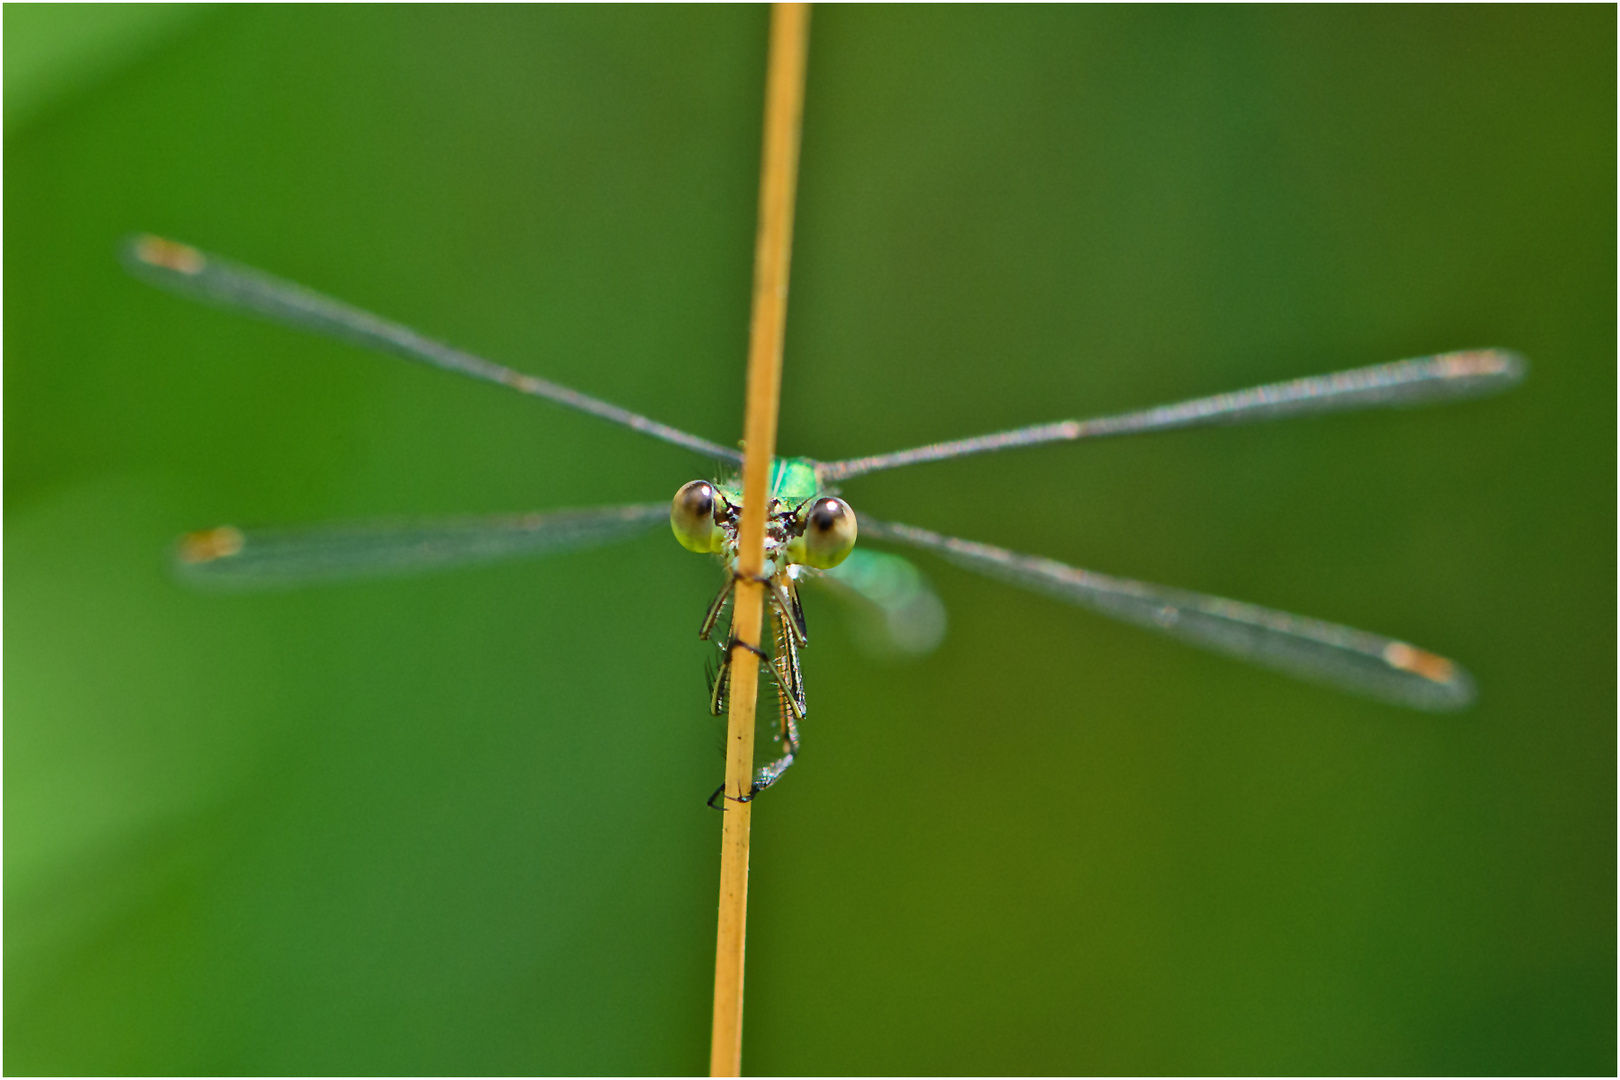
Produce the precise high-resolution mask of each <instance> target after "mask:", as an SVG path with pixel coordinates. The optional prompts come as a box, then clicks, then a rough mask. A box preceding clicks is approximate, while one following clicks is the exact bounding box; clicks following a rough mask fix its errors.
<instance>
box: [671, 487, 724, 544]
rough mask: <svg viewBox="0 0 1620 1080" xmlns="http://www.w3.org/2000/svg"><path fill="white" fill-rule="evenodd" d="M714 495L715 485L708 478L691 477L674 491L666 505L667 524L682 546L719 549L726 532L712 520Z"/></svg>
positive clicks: (715, 494)
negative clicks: (667, 509)
mask: <svg viewBox="0 0 1620 1080" xmlns="http://www.w3.org/2000/svg"><path fill="white" fill-rule="evenodd" d="M717 498H718V495H717V493H716V492H715V490H714V485H713V484H710V483H709V482H708V481H707V480H693V481H692V482H691V483H690V484H686V485H684V486H682V488H681V490H679V491H677V492H676V493H675V499H674V501H673V502H671V503H670V504H669V527H670V528H671V529H672V530H674V532H675V539H677V540H679V541H680V542H681V547H683V548H685V549H686V550H688V551H696V552H699V553H707V552H711V551H719V550H720V548H721V546H722V545H723V544H724V542H725V533H724V532H722V531H721V529H720V526H719V525H718V524H716V523H715V520H714V504H715V500H716V499H717Z"/></svg>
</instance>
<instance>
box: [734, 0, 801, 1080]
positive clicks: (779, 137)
mask: <svg viewBox="0 0 1620 1080" xmlns="http://www.w3.org/2000/svg"><path fill="white" fill-rule="evenodd" d="M809 23H810V9H809V5H807V4H776V5H774V6H773V7H772V9H771V36H770V55H769V60H768V66H767V72H766V83H765V142H764V149H763V152H762V155H761V163H760V183H759V232H758V236H757V238H756V240H755V245H754V300H753V314H752V321H751V323H750V327H749V343H748V401H747V414H746V416H745V417H744V420H743V437H744V443H743V511H742V523H741V530H740V537H739V546H738V552H737V569H738V573H739V575H740V577H739V580H738V582H737V591H736V596H735V599H734V600H733V601H732V603H733V605H734V606H733V609H732V629H733V632H734V634H735V640H736V641H738V642H742V643H745V644H747V645H750V646H754V647H756V648H757V647H758V646H759V643H760V631H761V625H762V623H763V619H764V611H763V606H762V604H763V590H762V589H761V587H760V585H759V583H758V582H757V581H756V580H755V579H756V578H757V577H758V576H759V574H760V572H761V570H762V569H763V568H764V563H765V513H766V509H767V507H768V504H769V497H770V491H769V487H770V472H771V459H772V457H773V456H774V455H775V452H776V413H777V405H778V399H779V397H780V393H781V385H782V330H783V326H784V324H785V322H786V319H787V291H788V261H789V255H790V253H791V250H792V246H793V195H794V187H795V184H796V181H797V177H798V167H799V119H800V116H801V115H802V113H803V109H804V62H805V49H806V45H807V34H808V31H809ZM732 659H733V663H732V666H731V694H730V700H731V708H730V715H729V718H728V721H727V726H726V747H727V750H726V790H725V794H726V796H727V798H726V800H725V801H724V803H723V805H724V806H725V808H726V813H725V818H724V825H723V826H722V835H721V841H720V843H721V847H720V927H719V935H718V940H717V942H716V946H715V961H714V1030H713V1035H712V1039H711V1042H710V1046H709V1075H710V1076H737V1075H738V1074H739V1073H740V1071H741V1069H742V1001H743V996H742V988H743V946H744V942H745V940H746V930H747V922H748V830H749V823H750V817H751V811H752V809H753V803H751V802H734V801H732V800H733V799H734V798H736V797H737V796H742V795H746V794H747V793H748V791H749V788H750V786H751V784H752V782H753V775H754V699H755V695H756V693H757V691H758V684H759V664H758V662H757V661H756V659H755V657H754V656H752V655H750V654H749V653H747V652H745V651H742V650H741V649H737V648H734V649H733V657H732Z"/></svg>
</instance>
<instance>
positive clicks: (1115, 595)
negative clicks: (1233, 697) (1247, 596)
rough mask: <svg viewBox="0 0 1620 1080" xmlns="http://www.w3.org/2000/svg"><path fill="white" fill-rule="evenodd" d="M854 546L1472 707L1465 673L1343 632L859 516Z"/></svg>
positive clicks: (1309, 668)
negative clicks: (890, 546) (908, 551)
mask: <svg viewBox="0 0 1620 1080" xmlns="http://www.w3.org/2000/svg"><path fill="white" fill-rule="evenodd" d="M861 538H862V539H863V540H865V539H869V538H879V539H883V540H891V541H894V542H896V543H901V544H909V545H910V546H912V547H917V548H922V549H924V550H927V551H932V552H934V553H936V554H937V555H939V556H940V557H942V558H944V559H946V560H947V561H949V562H953V563H955V564H957V565H958V566H961V567H963V568H964V569H967V570H972V571H975V572H976V573H980V574H984V575H986V576H988V577H992V578H996V579H998V580H1000V581H1005V582H1008V583H1009V584H1012V585H1018V586H1020V587H1022V588H1026V589H1032V590H1034V591H1035V592H1039V593H1045V594H1046V595H1048V596H1051V597H1053V598H1055V599H1058V600H1064V601H1067V602H1068V603H1071V604H1078V605H1079V606H1081V607H1085V608H1090V609H1091V610H1093V611H1096V612H1098V613H1099V614H1103V615H1107V616H1110V617H1112V618H1115V619H1120V620H1122V621H1124V622H1128V623H1135V624H1136V625H1137V626H1142V627H1146V628H1147V629H1149V630H1157V631H1159V632H1160V633H1164V634H1168V635H1170V636H1171V637H1174V638H1180V639H1181V640H1183V641H1186V642H1190V643H1191V644H1194V645H1199V646H1202V647H1203V648H1206V649H1211V650H1214V651H1215V652H1222V653H1227V654H1228V655H1231V656H1235V657H1238V658H1239V659H1242V660H1247V661H1249V662H1250V663H1252V664H1258V665H1260V666H1262V667H1268V668H1273V669H1275V670H1277V671H1282V672H1285V673H1287V674H1289V675H1294V676H1297V677H1299V678H1304V679H1310V680H1313V681H1316V682H1325V683H1330V684H1332V685H1335V686H1338V687H1340V688H1341V689H1344V690H1349V691H1352V692H1354V693H1358V694H1365V695H1367V696H1368V697H1373V698H1379V699H1381V700H1383V701H1389V702H1393V703H1395V704H1398V705H1406V706H1410V707H1412V708H1417V709H1429V710H1434V711H1448V710H1453V709H1460V708H1463V707H1465V706H1466V705H1468V704H1469V703H1470V702H1471V701H1473V699H1474V683H1473V680H1472V679H1471V678H1469V676H1468V673H1467V672H1466V671H1464V670H1463V669H1462V668H1461V667H1459V666H1458V665H1457V664H1455V663H1453V662H1452V661H1450V660H1447V659H1446V658H1445V657H1443V656H1436V655H1435V654H1434V653H1431V652H1426V651H1425V650H1423V649H1419V648H1417V647H1415V646H1412V645H1408V644H1407V643H1405V642H1404V641H1396V640H1395V639H1393V638H1387V637H1381V636H1380V635H1378V634H1369V633H1367V632H1366V631H1363V630H1352V629H1351V628H1350V627H1348V626H1339V625H1337V624H1335V623H1330V622H1322V621H1320V620H1318V619H1307V618H1304V617H1303V616H1299V615H1289V614H1287V613H1286V612H1282V611H1273V610H1272V609H1270V608H1263V607H1259V606H1257V605H1255V604H1243V603H1239V602H1238V601H1236V600H1225V599H1222V598H1221V597H1218V596H1207V595H1205V594H1203V593H1195V592H1186V591H1183V590H1181V589H1172V588H1167V587H1165V586H1163V585H1149V584H1147V583H1145V582H1141V581H1132V580H1130V579H1129V578H1116V577H1109V576H1107V575H1105V574H1097V573H1093V572H1092V571H1090V570H1080V569H1077V568H1076V567H1073V566H1065V565H1064V564H1062V563H1059V562H1053V561H1052V560H1050V559H1041V558H1036V557H1034V556H1031V555H1020V554H1018V553H1016V552H1012V551H1007V550H1005V549H1003V548H998V547H992V546H991V545H989V544H978V543H974V542H973V541H971V540H959V539H957V538H955V537H950V536H941V535H940V534H939V533H936V532H930V531H929V530H927V529H918V528H915V527H913V526H910V525H896V524H892V523H888V522H881V521H873V520H872V519H871V518H869V517H865V516H863V517H862V518H861Z"/></svg>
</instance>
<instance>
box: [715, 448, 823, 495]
mask: <svg viewBox="0 0 1620 1080" xmlns="http://www.w3.org/2000/svg"><path fill="white" fill-rule="evenodd" d="M715 487H717V488H719V489H720V493H721V494H722V495H724V496H725V497H726V498H727V499H729V500H731V501H732V502H733V503H737V504H739V505H740V504H741V503H742V478H741V477H731V478H729V479H728V480H725V481H721V482H718V483H716V484H715ZM820 492H821V484H820V482H818V481H817V480H816V466H815V463H814V462H812V461H811V460H810V459H809V458H777V459H775V460H774V461H772V462H771V498H772V499H774V500H776V501H778V502H782V503H786V504H787V505H788V506H797V505H798V504H800V503H802V502H804V501H805V500H806V499H812V498H815V496H816V495H818V494H820Z"/></svg>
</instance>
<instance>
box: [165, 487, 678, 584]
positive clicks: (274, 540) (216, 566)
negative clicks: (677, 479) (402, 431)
mask: <svg viewBox="0 0 1620 1080" xmlns="http://www.w3.org/2000/svg"><path fill="white" fill-rule="evenodd" d="M668 521H669V504H668V503H648V504H645V505H638V506H609V507H601V508H596V509H590V510H557V511H552V512H549V513H544V514H514V515H510V516H506V517H478V518H451V519H447V520H440V521H417V522H379V523H375V524H367V525H329V526H316V527H312V528H303V529H300V528H293V529H262V530H248V531H243V530H240V529H237V528H234V527H233V526H230V525H222V526H220V527H219V528H217V529H208V530H206V531H204V532H195V533H191V534H189V535H187V536H185V537H182V538H181V540H180V543H179V544H178V545H177V548H176V551H175V563H176V567H177V569H178V570H179V572H180V575H181V576H182V577H183V578H185V579H186V580H188V581H190V582H192V583H194V584H198V585H205V586H215V587H220V588H228V589H270V588H280V587H284V586H290V585H306V584H312V583H317V582H331V581H342V580H347V579H354V578H363V577H380V576H386V575H391V574H409V573H415V572H419V571H424V570H437V569H442V568H447V567H452V566H465V565H469V564H476V563H487V562H495V561H497V560H500V559H510V558H517V557H520V556H525V555H546V554H552V553H554V552H559V551H573V550H576V549H578V548H586V547H594V546H597V545H599V544H608V543H613V542H614V541H618V540H626V539H629V538H630V537H632V536H636V535H639V534H641V533H644V532H650V531H651V530H652V529H653V528H655V527H657V526H659V525H665V526H666V527H667V523H668Z"/></svg>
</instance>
